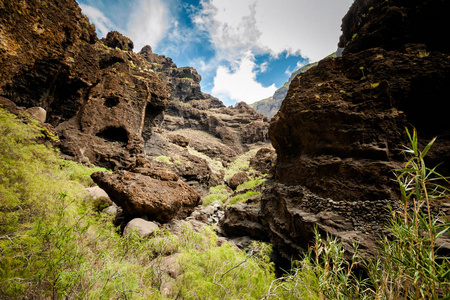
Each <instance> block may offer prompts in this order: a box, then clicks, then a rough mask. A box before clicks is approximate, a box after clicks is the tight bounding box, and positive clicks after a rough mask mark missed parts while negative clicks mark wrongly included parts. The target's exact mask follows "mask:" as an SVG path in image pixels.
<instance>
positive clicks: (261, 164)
mask: <svg viewBox="0 0 450 300" xmlns="http://www.w3.org/2000/svg"><path fill="white" fill-rule="evenodd" d="M276 158H277V154H276V153H275V150H274V149H269V148H261V149H259V150H258V152H256V154H255V156H254V157H253V158H251V159H250V167H252V168H253V169H255V170H256V171H258V172H260V173H261V174H269V173H271V171H272V169H273V166H274V165H275V161H276Z"/></svg>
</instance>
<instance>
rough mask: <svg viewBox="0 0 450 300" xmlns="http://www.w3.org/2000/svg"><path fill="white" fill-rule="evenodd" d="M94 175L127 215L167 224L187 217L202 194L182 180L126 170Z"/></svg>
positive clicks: (95, 180) (97, 181) (96, 181)
mask: <svg viewBox="0 0 450 300" xmlns="http://www.w3.org/2000/svg"><path fill="white" fill-rule="evenodd" d="M91 176H92V179H93V180H94V182H95V183H97V184H98V185H99V186H100V187H101V188H102V189H104V190H105V191H106V192H107V193H108V195H109V196H110V198H111V200H112V201H113V202H114V203H116V204H117V205H118V206H120V207H121V208H122V209H123V213H124V214H125V215H127V216H134V217H143V216H145V217H146V218H148V219H149V220H156V221H158V222H162V223H165V222H168V221H170V220H171V219H174V218H185V217H187V216H188V215H189V214H190V213H191V212H192V211H193V209H194V207H195V206H197V205H198V204H199V201H200V196H199V194H198V193H197V192H196V191H195V190H194V189H192V188H191V187H190V186H188V185H187V184H186V183H184V182H182V181H180V180H161V179H157V178H154V177H155V176H152V177H151V176H148V174H147V175H144V174H139V173H133V172H129V171H124V170H120V171H117V172H114V173H112V174H111V173H109V172H95V173H93V174H92V175H91Z"/></svg>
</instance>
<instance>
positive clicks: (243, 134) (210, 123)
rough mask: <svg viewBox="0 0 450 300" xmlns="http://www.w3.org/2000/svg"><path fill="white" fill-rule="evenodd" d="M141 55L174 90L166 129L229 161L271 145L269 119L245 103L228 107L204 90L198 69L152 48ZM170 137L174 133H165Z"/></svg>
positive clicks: (147, 48) (164, 126)
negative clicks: (250, 148)
mask: <svg viewBox="0 0 450 300" xmlns="http://www.w3.org/2000/svg"><path fill="white" fill-rule="evenodd" d="M139 54H140V55H141V56H142V57H144V58H145V59H146V60H147V61H148V62H149V63H150V64H151V68H152V70H154V71H155V72H156V73H158V75H159V77H160V78H161V79H162V80H163V81H164V82H165V83H166V84H167V85H168V86H170V88H171V96H170V103H169V106H168V108H167V110H166V112H165V118H164V122H163V123H162V126H161V127H162V128H163V129H164V130H166V131H169V132H172V133H173V134H178V135H180V136H184V137H185V138H186V139H187V140H188V141H189V143H190V146H192V147H194V148H195V149H197V150H198V151H200V152H202V153H204V154H206V155H208V156H210V157H212V158H217V159H220V160H223V161H226V162H229V161H231V160H233V159H234V158H235V157H236V156H237V155H239V154H242V153H243V152H245V151H247V150H248V145H249V144H254V143H257V142H263V143H266V142H268V124H269V123H268V119H267V118H266V117H265V116H263V115H261V114H258V113H257V112H256V111H255V110H254V109H252V108H251V107H249V106H248V105H247V104H245V103H244V102H242V103H239V104H237V105H236V106H235V107H225V105H224V104H223V103H222V102H221V101H220V100H219V99H217V98H215V97H213V96H211V95H209V94H206V93H203V92H202V91H201V88H200V80H201V76H200V75H199V74H198V73H197V71H196V70H195V69H193V68H191V67H180V68H179V67H177V65H176V64H175V63H174V62H173V61H172V60H171V59H170V58H168V57H165V56H164V55H157V54H155V53H153V52H152V49H151V47H150V46H146V47H144V48H142V50H141V51H140V52H139ZM189 131H190V132H189ZM192 131H199V132H205V133H207V134H209V135H211V137H212V138H204V137H205V135H203V136H200V137H198V134H192ZM167 134H170V133H167V132H164V135H167ZM217 140H219V143H217V142H216V141H217ZM146 148H148V149H149V151H150V152H151V151H152V150H153V148H154V145H152V143H148V145H147V146H146Z"/></svg>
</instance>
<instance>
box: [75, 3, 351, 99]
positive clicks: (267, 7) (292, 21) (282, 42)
mask: <svg viewBox="0 0 450 300" xmlns="http://www.w3.org/2000/svg"><path fill="white" fill-rule="evenodd" d="M77 1H78V3H79V4H80V6H81V8H82V11H83V13H84V14H86V15H87V16H88V17H89V19H90V20H91V22H92V23H93V24H94V25H95V26H96V28H97V35H98V36H99V37H104V36H106V34H107V33H108V32H109V31H111V30H117V31H119V32H121V33H122V34H124V35H125V36H127V37H129V38H131V39H132V40H133V42H134V45H135V49H134V51H135V52H139V51H140V49H141V48H142V47H143V46H145V45H150V46H151V47H152V49H153V52H154V53H157V54H163V55H166V56H168V57H171V58H172V59H173V61H174V62H175V63H176V64H177V66H178V67H183V66H191V67H194V68H195V69H197V71H198V72H199V74H200V75H202V81H201V86H202V90H203V91H204V92H206V93H209V94H212V95H213V96H216V97H218V98H219V99H221V100H222V101H223V102H224V103H225V104H226V105H233V104H235V103H236V102H239V101H245V102H247V103H252V102H255V101H258V100H261V99H264V98H267V97H269V96H272V95H273V93H274V92H275V90H276V89H277V88H279V87H281V86H282V85H283V84H284V83H285V82H286V81H287V80H288V78H289V76H290V74H291V72H293V71H295V70H296V69H298V68H299V67H301V66H303V65H305V64H307V63H309V62H314V61H318V60H320V59H322V58H323V57H325V56H327V55H329V54H331V53H332V52H334V51H336V49H337V48H336V47H337V43H338V41H339V36H340V34H341V32H340V25H341V20H342V18H343V17H344V15H345V13H346V12H347V10H348V8H349V7H350V5H351V4H352V2H353V0H184V1H183V0H77Z"/></svg>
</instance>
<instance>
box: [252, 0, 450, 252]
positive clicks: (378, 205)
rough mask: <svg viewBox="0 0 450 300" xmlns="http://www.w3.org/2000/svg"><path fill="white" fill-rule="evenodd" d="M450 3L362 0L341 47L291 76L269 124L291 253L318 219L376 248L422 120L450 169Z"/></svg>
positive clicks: (273, 203)
mask: <svg viewBox="0 0 450 300" xmlns="http://www.w3.org/2000/svg"><path fill="white" fill-rule="evenodd" d="M448 5H449V3H448V2H445V1H400V0H399V1H395V0H394V1H371V0H357V1H355V3H354V4H353V6H352V8H351V9H350V11H349V13H348V14H347V16H346V17H345V18H344V20H343V26H342V28H343V30H344V33H343V37H342V39H341V43H344V44H345V47H346V49H345V50H344V52H343V55H342V57H339V58H326V59H324V60H322V61H320V62H319V63H318V65H317V66H316V67H313V68H311V69H309V70H308V71H306V72H305V73H303V74H300V75H298V76H297V77H296V78H295V79H293V80H292V82H291V84H290V87H289V91H288V94H287V96H286V99H285V100H284V102H283V104H282V106H281V108H280V110H279V112H278V113H277V114H276V115H275V116H274V117H273V118H272V120H271V124H270V127H269V135H270V139H271V141H272V143H273V146H274V148H275V150H276V152H277V162H276V166H275V176H274V180H275V184H274V185H273V186H270V187H269V188H268V189H267V192H266V193H265V194H264V195H263V197H262V200H261V202H262V212H263V214H264V216H265V220H266V221H267V224H268V226H269V228H270V232H271V240H272V242H273V243H274V244H275V246H276V247H277V248H279V249H284V250H280V252H283V254H284V256H285V257H286V258H288V259H289V258H290V257H291V256H292V255H295V253H298V252H299V251H304V250H306V249H307V247H308V242H310V241H311V240H312V237H313V226H314V225H315V224H316V225H318V226H319V228H320V229H321V230H323V232H324V233H331V234H332V235H334V236H338V237H340V238H341V239H342V240H343V241H344V242H345V243H346V244H347V246H346V247H347V248H349V247H348V245H349V240H346V239H347V238H352V239H356V240H358V241H359V242H360V243H362V244H363V248H364V251H366V252H367V254H368V255H371V254H373V252H372V251H371V250H373V249H374V248H373V246H371V245H372V244H371V243H372V242H373V241H374V240H375V239H377V234H376V232H378V233H380V229H382V228H383V226H384V224H385V221H386V220H387V218H388V217H389V215H388V214H387V213H386V207H388V205H391V206H392V207H396V206H398V201H399V195H398V185H397V183H396V182H395V177H394V175H393V170H394V169H395V168H398V167H401V166H402V165H403V164H404V156H403V155H401V150H402V145H408V140H407V138H406V134H405V127H408V128H410V129H411V128H412V127H415V128H416V129H417V130H418V135H419V140H420V141H421V144H422V145H421V146H423V145H424V144H425V143H427V142H428V141H429V140H430V139H431V138H432V137H434V136H437V142H436V143H435V144H434V145H433V148H432V150H431V152H429V154H428V155H429V156H428V155H427V156H428V159H427V164H428V165H431V166H434V165H437V164H441V165H440V166H439V168H438V169H439V170H440V172H441V173H443V174H448V173H449V171H450V163H449V162H450V157H449V155H450V154H449V153H450V139H449V135H448V133H449V132H450V124H449V123H448V122H447V113H446V111H445V110H442V109H440V108H441V107H443V105H444V104H443V99H446V98H448V97H447V96H448V95H447V94H448V91H447V90H448V88H447V87H448V86H450V57H449V55H448V53H449V49H448V48H447V47H448V46H443V44H442V42H441V40H442V38H438V37H437V36H436V35H435V34H434V33H435V32H436V28H439V26H438V25H439V24H441V25H442V24H447V25H446V27H448V18H443V13H442V12H443V11H446V10H448ZM434 12H435V13H436V18H437V20H431V19H430V18H432V17H431V16H433V15H434ZM433 18H434V17H433ZM427 22H430V23H429V24H426V23H427ZM422 26H423V28H428V29H429V31H426V32H424V31H423V28H420V29H419V27H422ZM446 27H445V28H446ZM431 28H433V29H431ZM416 29H417V30H416ZM431 32H434V33H432V34H431ZM428 33H430V35H428ZM344 225H345V226H344ZM347 250H349V249H347ZM349 251H350V250H349Z"/></svg>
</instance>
